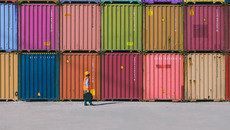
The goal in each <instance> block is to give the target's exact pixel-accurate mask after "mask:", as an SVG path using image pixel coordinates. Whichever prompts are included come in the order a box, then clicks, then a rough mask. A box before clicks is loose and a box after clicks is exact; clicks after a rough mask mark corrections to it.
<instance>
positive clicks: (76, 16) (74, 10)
mask: <svg viewBox="0 0 230 130" xmlns="http://www.w3.org/2000/svg"><path fill="white" fill-rule="evenodd" d="M100 28H101V6H99V5H96V4H64V5H62V6H60V51H79V50H80V51H97V52H98V51H100V49H101V48H100V47H101V46H100V42H101V40H100V39H101V36H100Z"/></svg>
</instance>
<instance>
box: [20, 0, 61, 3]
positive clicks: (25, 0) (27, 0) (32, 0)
mask: <svg viewBox="0 0 230 130" xmlns="http://www.w3.org/2000/svg"><path fill="white" fill-rule="evenodd" d="M38 1H44V2H47V3H49V2H51V1H52V2H55V3H58V2H59V0H18V2H19V3H21V2H29V3H33V2H38Z"/></svg>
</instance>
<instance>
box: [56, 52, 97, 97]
mask: <svg viewBox="0 0 230 130" xmlns="http://www.w3.org/2000/svg"><path fill="white" fill-rule="evenodd" d="M100 59H101V58H100V55H99V54H96V53H63V54H62V55H61V56H60V100H83V94H84V91H83V80H84V77H85V71H89V72H90V86H91V92H93V93H94V94H93V99H94V100H100V93H101V92H100V87H101V85H100V82H101V80H100V79H101V75H100V73H101V70H100V68H101V61H100Z"/></svg>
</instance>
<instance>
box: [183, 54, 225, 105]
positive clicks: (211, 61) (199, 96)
mask: <svg viewBox="0 0 230 130" xmlns="http://www.w3.org/2000/svg"><path fill="white" fill-rule="evenodd" d="M185 100H187V101H197V100H213V101H222V100H225V56H224V55H222V54H218V53H206V54H202V53H193V54H188V55H187V56H186V57H185Z"/></svg>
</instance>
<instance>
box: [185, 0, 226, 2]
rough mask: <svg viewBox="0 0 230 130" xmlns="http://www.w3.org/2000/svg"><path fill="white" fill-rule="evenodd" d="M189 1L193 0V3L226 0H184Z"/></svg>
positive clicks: (221, 0)
mask: <svg viewBox="0 0 230 130" xmlns="http://www.w3.org/2000/svg"><path fill="white" fill-rule="evenodd" d="M188 2H193V3H197V2H212V3H216V2H221V3H223V2H225V0H184V3H188Z"/></svg>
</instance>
